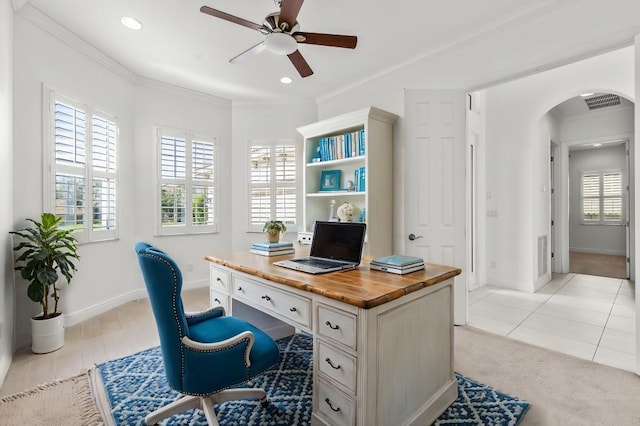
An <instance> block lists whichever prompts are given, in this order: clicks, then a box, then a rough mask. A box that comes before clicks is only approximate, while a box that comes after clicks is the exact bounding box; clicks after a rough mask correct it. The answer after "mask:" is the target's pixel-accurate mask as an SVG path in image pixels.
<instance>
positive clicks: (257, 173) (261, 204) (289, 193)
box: [249, 141, 298, 231]
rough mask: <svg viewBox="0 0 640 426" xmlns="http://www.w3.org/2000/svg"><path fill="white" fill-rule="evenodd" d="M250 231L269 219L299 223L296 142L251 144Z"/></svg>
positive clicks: (289, 224)
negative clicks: (297, 212) (297, 214)
mask: <svg viewBox="0 0 640 426" xmlns="http://www.w3.org/2000/svg"><path fill="white" fill-rule="evenodd" d="M249 185H250V191H249V230H251V231H262V227H263V226H264V223H265V222H266V221H268V220H281V221H283V222H284V223H286V224H287V226H288V227H290V226H291V225H295V223H296V194H297V192H298V187H297V181H296V145H295V142H293V141H251V142H250V143H249Z"/></svg>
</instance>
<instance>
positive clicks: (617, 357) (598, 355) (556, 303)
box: [469, 274, 636, 371]
mask: <svg viewBox="0 0 640 426" xmlns="http://www.w3.org/2000/svg"><path fill="white" fill-rule="evenodd" d="M635 316H636V309H635V285H634V283H633V282H631V281H628V280H621V279H618V278H604V277H596V276H593V275H579V274H554V275H553V279H552V281H551V282H549V283H548V284H547V285H545V286H544V287H543V288H541V289H540V290H538V291H537V292H536V293H525V292H521V291H516V290H511V289H506V288H500V287H494V286H485V287H480V288H479V289H476V290H473V291H471V292H469V325H471V326H473V327H476V328H480V329H483V330H486V331H489V332H492V333H496V334H501V335H503V336H508V337H511V338H514V339H517V340H521V341H524V342H527V343H530V344H533V345H536V346H542V347H545V348H548V349H552V350H556V351H558V352H563V353H566V354H569V355H573V356H577V357H580V358H584V359H587V360H591V361H594V362H598V363H601V364H606V365H610V366H613V367H617V368H622V369H625V370H630V371H635V362H636V361H635V360H636V359H635V347H636V346H635V339H636V338H635Z"/></svg>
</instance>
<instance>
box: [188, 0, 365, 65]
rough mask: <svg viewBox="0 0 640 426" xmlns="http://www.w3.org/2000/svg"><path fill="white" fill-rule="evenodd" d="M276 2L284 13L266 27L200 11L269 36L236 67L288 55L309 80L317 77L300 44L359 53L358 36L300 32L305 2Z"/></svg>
mask: <svg viewBox="0 0 640 426" xmlns="http://www.w3.org/2000/svg"><path fill="white" fill-rule="evenodd" d="M274 1H275V3H276V6H278V7H279V8H280V11H279V12H275V13H271V14H269V15H267V17H266V18H265V19H264V22H263V23H262V25H259V24H256V23H253V22H251V21H247V20H246V19H242V18H239V17H237V16H233V15H230V14H228V13H226V12H222V11H220V10H216V9H212V8H210V7H208V6H202V7H201V8H200V12H202V13H206V14H207V15H211V16H214V17H216V18H220V19H224V20H225V21H229V22H233V23H234V24H238V25H242V26H244V27H247V28H251V29H253V30H257V31H260V32H261V33H262V34H264V35H265V36H266V37H265V39H264V40H263V41H261V42H260V43H258V44H256V45H255V46H253V47H250V48H249V49H247V50H245V51H244V52H242V53H241V54H239V55H238V56H236V57H234V58H232V59H231V60H230V61H229V62H231V63H233V64H236V63H240V62H243V61H244V60H245V59H247V58H249V57H251V56H253V55H256V54H258V53H260V52H262V51H263V50H265V49H266V50H268V51H270V52H272V53H275V54H276V55H287V56H288V57H289V60H290V61H291V63H292V64H293V66H294V67H296V70H298V73H299V74H300V76H301V77H308V76H310V75H312V74H313V70H312V69H311V67H310V66H309V64H308V63H307V61H306V60H305V59H304V57H303V56H302V54H301V53H300V51H299V50H298V43H303V44H316V45H321V46H331V47H342V48H346V49H355V47H356V44H357V43H358V38H357V37H356V36H347V35H337V34H322V33H307V32H302V31H298V30H299V29H300V24H299V23H298V21H297V20H296V18H297V17H298V13H299V12H300V8H301V7H302V3H303V2H304V0H274Z"/></svg>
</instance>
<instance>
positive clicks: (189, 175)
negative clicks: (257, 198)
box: [157, 129, 217, 235]
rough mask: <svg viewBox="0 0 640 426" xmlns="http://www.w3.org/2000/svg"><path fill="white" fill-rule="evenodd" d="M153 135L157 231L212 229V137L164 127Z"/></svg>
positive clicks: (213, 224) (213, 199)
mask: <svg viewBox="0 0 640 426" xmlns="http://www.w3.org/2000/svg"><path fill="white" fill-rule="evenodd" d="M157 137H158V165H159V167H158V175H159V188H158V193H159V203H158V209H159V210H158V217H159V226H158V233H159V234H160V235H170V234H196V233H206V232H216V231H217V217H216V211H215V207H216V203H215V193H216V191H215V141H214V139H213V138H207V137H198V136H196V135H193V134H191V133H188V132H184V131H177V130H168V129H157Z"/></svg>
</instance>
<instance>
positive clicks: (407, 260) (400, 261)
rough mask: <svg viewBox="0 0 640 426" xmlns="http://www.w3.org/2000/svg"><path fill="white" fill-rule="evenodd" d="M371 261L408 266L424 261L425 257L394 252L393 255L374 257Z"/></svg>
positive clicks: (377, 263)
mask: <svg viewBox="0 0 640 426" xmlns="http://www.w3.org/2000/svg"><path fill="white" fill-rule="evenodd" d="M371 263H373V264H375V265H384V266H393V267H396V268H402V267H408V266H410V265H415V264H417V263H418V264H419V263H424V259H422V258H421V257H413V256H403V255H401V254H394V255H391V256H385V257H378V258H376V259H373V260H372V261H371Z"/></svg>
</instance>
